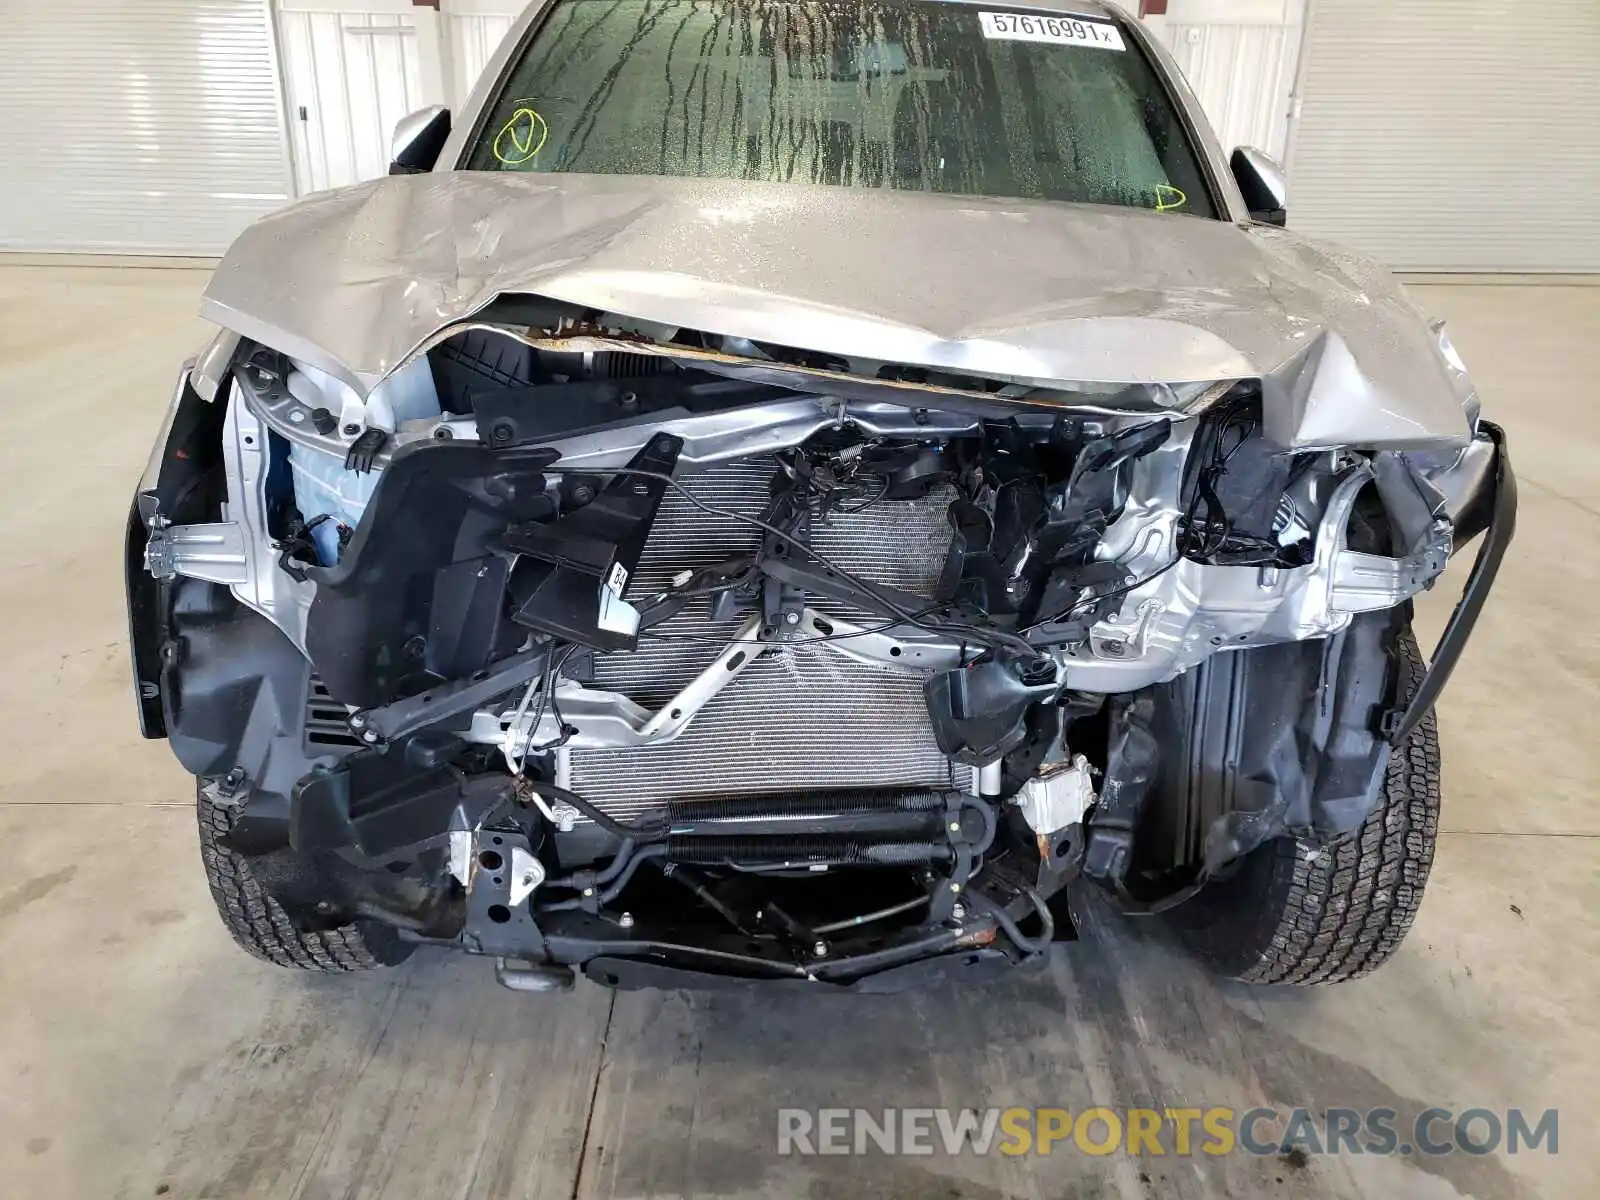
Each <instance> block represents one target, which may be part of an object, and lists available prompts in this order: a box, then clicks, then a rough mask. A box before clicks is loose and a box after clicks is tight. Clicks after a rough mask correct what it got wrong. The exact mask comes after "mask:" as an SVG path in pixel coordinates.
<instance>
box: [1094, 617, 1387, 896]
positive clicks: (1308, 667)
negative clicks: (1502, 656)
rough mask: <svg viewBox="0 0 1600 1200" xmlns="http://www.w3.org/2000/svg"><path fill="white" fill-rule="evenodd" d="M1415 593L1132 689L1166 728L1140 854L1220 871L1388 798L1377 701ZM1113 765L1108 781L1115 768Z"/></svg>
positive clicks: (1349, 821)
mask: <svg viewBox="0 0 1600 1200" xmlns="http://www.w3.org/2000/svg"><path fill="white" fill-rule="evenodd" d="M1408 616H1409V605H1403V606H1401V607H1399V608H1397V609H1393V610H1389V611H1383V612H1370V613H1361V614H1358V615H1357V616H1356V617H1355V618H1354V620H1353V621H1352V622H1351V624H1350V626H1349V627H1348V628H1347V629H1346V630H1344V631H1343V632H1342V633H1339V634H1336V635H1334V636H1333V637H1330V638H1325V639H1319V640H1313V641H1306V642H1289V643H1284V644H1281V645H1273V646H1262V647H1257V648H1255V649H1251V650H1240V651H1232V652H1228V653H1222V654H1216V655H1213V656H1212V657H1211V658H1209V659H1207V660H1206V661H1205V662H1203V663H1201V664H1200V665H1199V666H1197V667H1196V668H1195V669H1194V670H1192V671H1189V672H1187V673H1185V674H1184V675H1181V676H1179V677H1178V678H1177V679H1174V680H1172V681H1170V682H1169V683H1165V684H1160V685H1157V686H1156V687H1154V688H1151V689H1148V691H1147V692H1146V693H1140V694H1139V695H1140V696H1141V697H1142V696H1144V695H1148V697H1149V699H1150V700H1151V701H1152V702H1153V703H1152V704H1151V705H1150V706H1149V707H1148V708H1146V707H1143V706H1142V705H1141V704H1140V703H1139V700H1138V699H1135V698H1130V700H1131V703H1129V704H1128V709H1129V715H1130V718H1131V719H1135V720H1140V719H1142V720H1145V721H1147V722H1148V724H1149V727H1150V729H1152V730H1154V731H1157V735H1153V736H1152V737H1150V738H1146V739H1135V740H1134V742H1132V743H1130V744H1133V745H1144V746H1147V747H1148V748H1149V749H1150V752H1151V754H1152V755H1153V758H1154V761H1153V762H1151V763H1122V764H1120V765H1119V764H1112V765H1113V767H1117V768H1118V769H1120V770H1122V771H1135V770H1136V771H1139V772H1150V773H1151V778H1152V780H1153V785H1152V787H1151V790H1150V800H1149V802H1148V803H1146V804H1145V805H1143V806H1142V807H1143V812H1142V814H1141V817H1140V832H1139V836H1138V842H1139V847H1138V853H1137V856H1136V857H1137V858H1138V860H1139V861H1140V862H1141V863H1151V862H1152V861H1153V860H1155V859H1160V860H1161V862H1160V863H1159V865H1161V866H1190V867H1194V866H1200V867H1203V869H1204V870H1205V871H1207V872H1215V871H1216V870H1217V869H1219V868H1220V867H1222V866H1223V865H1224V864H1225V863H1227V862H1229V861H1231V860H1233V859H1235V858H1238V857H1240V856H1241V855H1244V854H1247V853H1248V852H1249V851H1251V850H1253V849H1255V847H1257V846H1259V845H1261V844H1262V843H1263V842H1266V841H1268V840H1269V839H1271V838H1274V837H1277V836H1279V835H1280V834H1284V833H1288V832H1291V831H1295V832H1301V833H1305V832H1309V833H1311V834H1313V835H1315V836H1316V837H1318V838H1320V839H1325V840H1326V839H1332V838H1336V837H1339V836H1341V835H1343V834H1346V833H1349V832H1351V831H1353V830H1354V829H1356V828H1357V827H1358V826H1359V825H1360V824H1361V822H1362V821H1363V820H1364V819H1365V818H1366V816H1367V813H1368V812H1370V811H1371V809H1372V806H1373V804H1374V803H1375V801H1376V799H1377V796H1378V792H1379V789H1380V788H1381V787H1382V784H1383V777H1384V771H1385V770H1386V769H1387V767H1388V762H1389V753H1390V747H1389V744H1388V742H1387V741H1386V740H1385V739H1384V738H1383V736H1382V735H1381V733H1380V731H1379V730H1378V728H1377V722H1376V719H1375V717H1376V714H1378V713H1379V712H1381V711H1382V709H1383V706H1384V704H1385V703H1386V702H1387V701H1388V699H1389V697H1390V695H1391V694H1392V689H1393V686H1394V666H1393V658H1392V653H1391V650H1392V646H1393V639H1394V637H1395V636H1396V631H1397V629H1398V628H1399V627H1400V625H1401V624H1402V623H1403V621H1404V620H1405V619H1406V618H1407V617H1408ZM1110 774H1111V772H1110V771H1108V787H1109V786H1110V785H1111V783H1112V782H1113V781H1112V780H1111V779H1110V778H1109V776H1110Z"/></svg>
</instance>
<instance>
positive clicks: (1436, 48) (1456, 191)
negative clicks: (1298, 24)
mask: <svg viewBox="0 0 1600 1200" xmlns="http://www.w3.org/2000/svg"><path fill="white" fill-rule="evenodd" d="M1304 57H1305V76H1304V85H1303V93H1302V94H1303V98H1304V99H1303V105H1304V107H1303V109H1302V113H1301V120H1300V123H1299V128H1298V130H1297V132H1296V135H1295V145H1294V151H1293V162H1292V178H1291V193H1292V195H1291V201H1290V206H1289V222H1290V225H1291V226H1292V227H1293V228H1295V229H1299V230H1302V231H1304V232H1307V233H1312V234H1318V235H1324V236H1327V237H1332V238H1337V239H1339V240H1340V241H1344V242H1348V243H1350V244H1351V245H1353V246H1356V247H1358V248H1360V249H1362V250H1365V251H1367V252H1369V253H1371V254H1374V255H1377V256H1378V257H1379V258H1382V259H1383V260H1385V261H1386V262H1388V263H1389V264H1390V265H1391V266H1394V267H1397V268H1400V269H1412V270H1440V271H1448V270H1482V271H1496V270H1506V271H1600V0H1312V4H1311V17H1310V23H1309V26H1308V29H1307V35H1306V46H1305V50H1304Z"/></svg>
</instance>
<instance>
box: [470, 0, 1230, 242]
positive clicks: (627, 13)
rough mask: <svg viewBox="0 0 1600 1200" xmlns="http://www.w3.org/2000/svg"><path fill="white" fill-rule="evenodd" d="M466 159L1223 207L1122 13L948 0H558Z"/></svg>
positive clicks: (1211, 211)
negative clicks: (846, 0)
mask: <svg viewBox="0 0 1600 1200" xmlns="http://www.w3.org/2000/svg"><path fill="white" fill-rule="evenodd" d="M465 162H466V166H467V167H468V169H471V170H480V171H515V172H532V173H558V172H577V173H584V174H600V175H659V176H679V177H689V178H704V179H724V180H741V181H746V182H764V183H765V182H790V183H809V184H823V185H830V186H837V187H849V188H874V189H889V190H899V191H923V192H936V193H945V194H952V195H970V196H992V197H1004V198H1016V199H1026V200H1045V201H1065V202H1070V203H1079V204H1097V205H1115V206H1119V207H1125V208H1141V209H1147V210H1154V211H1157V212H1163V213H1173V214H1183V215H1191V216H1200V217H1215V216H1216V215H1217V210H1216V206H1215V205H1214V203H1213V201H1212V198H1211V196H1210V193H1209V191H1208V188H1207V185H1206V182H1205V177H1204V175H1203V173H1202V170H1201V166H1200V158H1199V155H1198V154H1197V153H1196V150H1195V148H1194V147H1193V145H1192V144H1191V142H1190V140H1189V137H1188V134H1187V131H1186V130H1185V128H1184V125H1183V122H1182V119H1181V116H1180V114H1179V112H1178V110H1177V109H1176V107H1175V106H1174V104H1173V102H1172V100H1171V98H1170V97H1169V95H1168V94H1167V92H1166V90H1165V88H1164V87H1163V85H1162V82H1161V79H1160V77H1159V76H1158V75H1157V73H1156V68H1155V67H1154V66H1153V65H1152V64H1151V63H1150V62H1149V60H1148V59H1147V58H1146V57H1145V55H1144V52H1143V51H1142V49H1141V48H1140V46H1139V44H1138V42H1137V39H1135V38H1132V37H1125V36H1124V35H1123V32H1122V29H1121V28H1120V26H1119V25H1118V24H1116V23H1113V22H1112V21H1111V20H1109V19H1098V20H1097V19H1091V18H1088V17H1068V16H1052V15H1048V14H1040V13H1038V12H1012V11H1007V10H1004V9H1000V8H995V9H988V8H980V7H978V6H976V5H965V4H959V5H957V4H947V3H939V2H934V0H918V2H912V3H905V2H903V0H893V2H891V0H866V2H864V3H855V4H849V5H842V4H837V3H824V2H821V0H734V2H733V3H720V2H719V3H716V4H711V3H707V2H705V0H561V2H560V3H557V4H556V5H554V6H553V7H552V9H551V11H550V12H549V14H548V15H547V16H546V18H545V19H544V21H543V22H542V23H541V24H540V26H539V27H538V28H537V30H536V31H535V32H534V34H533V36H532V37H531V38H530V39H528V40H527V41H526V42H525V44H524V45H523V46H521V47H520V48H519V50H518V53H517V55H516V56H515V57H514V60H513V62H512V64H511V66H510V69H509V71H508V72H507V74H506V76H505V83H504V86H503V87H502V88H501V91H500V94H499V97H498V99H496V100H495V101H494V102H493V103H492V104H491V105H490V106H489V109H488V112H487V114H486V117H485V119H484V120H483V122H482V123H481V125H480V127H479V130H478V133H477V135H476V137H475V139H474V140H473V142H472V144H471V145H470V147H469V149H468V152H467V155H466V159H465Z"/></svg>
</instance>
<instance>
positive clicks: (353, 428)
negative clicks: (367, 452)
mask: <svg viewBox="0 0 1600 1200" xmlns="http://www.w3.org/2000/svg"><path fill="white" fill-rule="evenodd" d="M360 432H361V426H359V425H357V424H356V423H355V422H354V421H352V422H350V424H348V425H346V426H345V427H344V435H345V437H355V436H356V434H358V433H360Z"/></svg>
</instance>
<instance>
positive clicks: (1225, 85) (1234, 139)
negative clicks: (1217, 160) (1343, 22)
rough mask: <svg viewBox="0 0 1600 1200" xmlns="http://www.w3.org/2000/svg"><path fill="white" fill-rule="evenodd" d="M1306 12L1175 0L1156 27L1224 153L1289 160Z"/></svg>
mask: <svg viewBox="0 0 1600 1200" xmlns="http://www.w3.org/2000/svg"><path fill="white" fill-rule="evenodd" d="M1332 2H1334V3H1337V2H1338V0H1332ZM1304 14H1305V0H1172V3H1171V4H1170V5H1169V6H1168V10H1167V16H1166V17H1165V18H1164V19H1163V20H1160V21H1156V22H1152V24H1153V25H1154V26H1155V28H1156V30H1157V34H1158V36H1159V37H1160V38H1161V40H1162V41H1163V42H1164V43H1165V44H1166V46H1167V49H1169V50H1171V51H1172V56H1173V57H1174V58H1175V59H1177V60H1178V65H1179V66H1180V67H1181V68H1183V73H1184V75H1185V76H1187V77H1188V80H1189V86H1190V87H1192V88H1194V90H1195V94H1196V95H1198V96H1199V97H1200V102H1201V103H1202V104H1203V105H1204V106H1205V110H1206V115H1207V116H1208V117H1210V118H1211V124H1212V125H1213V126H1214V127H1215V128H1216V131H1217V137H1218V138H1220V139H1221V141H1222V144H1223V146H1224V147H1227V148H1229V149H1231V148H1232V147H1234V146H1257V147H1259V148H1260V149H1262V150H1265V151H1266V152H1267V153H1269V154H1271V155H1274V156H1275V157H1277V158H1279V159H1282V158H1283V156H1284V153H1285V149H1286V145H1287V141H1288V133H1289V114H1290V110H1291V107H1292V105H1293V92H1294V83H1295V70H1296V68H1297V66H1298V64H1299V60H1300V40H1301V32H1302V22H1303V20H1304Z"/></svg>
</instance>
